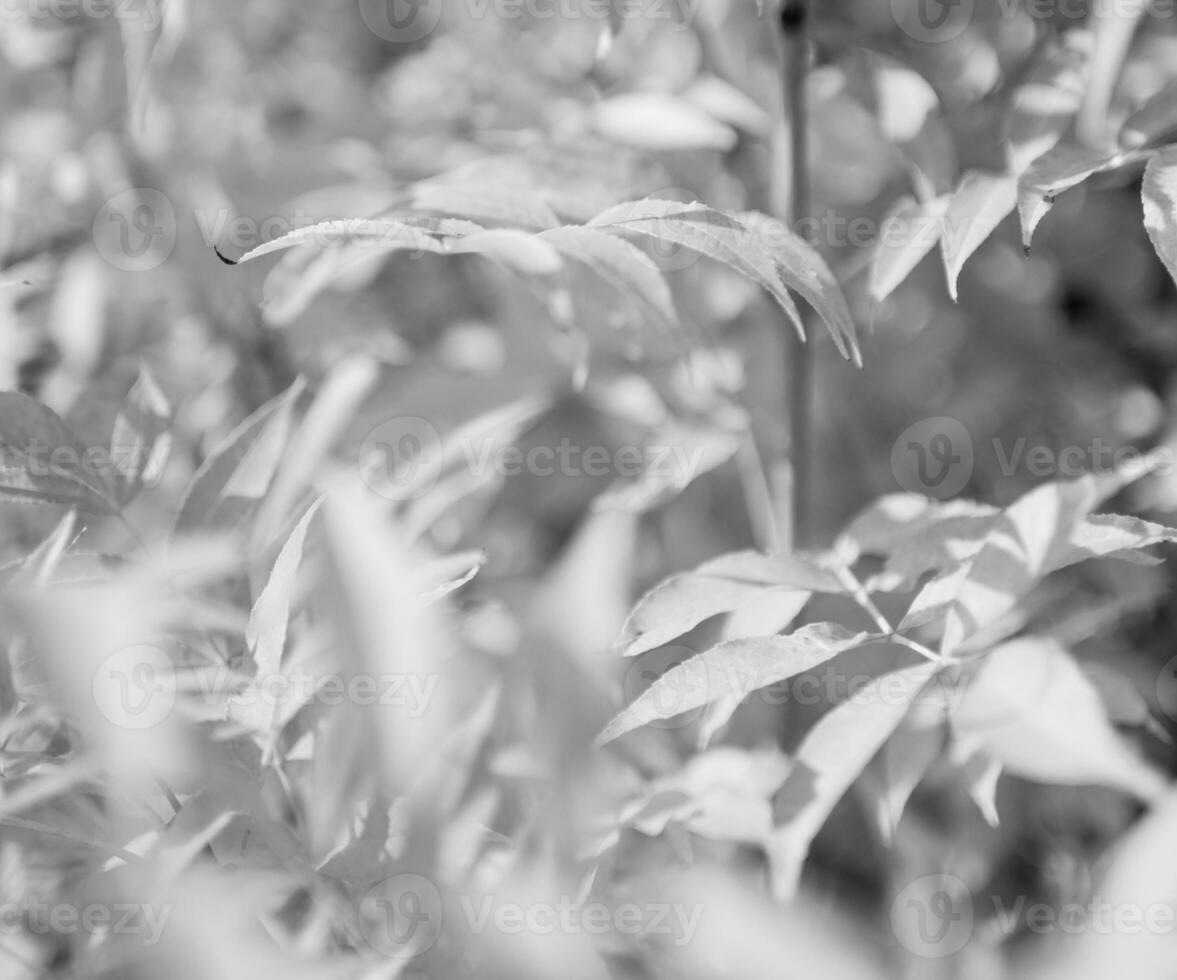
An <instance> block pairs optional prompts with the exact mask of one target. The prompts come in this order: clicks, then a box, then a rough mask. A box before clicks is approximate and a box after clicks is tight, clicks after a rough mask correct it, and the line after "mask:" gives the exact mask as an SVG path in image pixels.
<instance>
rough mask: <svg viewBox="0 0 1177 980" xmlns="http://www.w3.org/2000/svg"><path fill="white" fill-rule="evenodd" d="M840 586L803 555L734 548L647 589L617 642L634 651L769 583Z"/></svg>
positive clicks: (735, 604)
mask: <svg viewBox="0 0 1177 980" xmlns="http://www.w3.org/2000/svg"><path fill="white" fill-rule="evenodd" d="M782 587H784V588H789V589H794V590H797V591H804V592H833V593H839V592H842V591H843V586H842V584H841V582H840V581H839V580H838V578H837V577H836V576H835V575H834V574H833V573H832V572H830V571H828V570H827V569H825V568H822V567H821V566H819V565H817V564H816V563H814V562H812V561H811V560H810V559H808V558H805V557H804V556H797V555H783V556H780V557H779V558H777V557H769V556H768V555H761V554H759V553H756V552H750V551H746V552H736V553H735V554H732V555H725V556H723V557H721V558H717V559H714V560H713V561H709V562H706V563H705V564H703V565H701V566H699V568H697V569H695V570H694V571H693V572H688V573H686V574H683V575H675V576H672V577H671V578H669V579H667V580H666V581H664V582H662V583H661V584H660V585H658V586H656V587H655V588H653V589H651V590H650V591H649V592H648V593H646V595H645V596H643V597H642V599H641V600H640V601H639V602H638V604H637V605H636V606H635V607H634V611H633V612H632V613H631V614H630V616H629V619H628V620H626V623H625V627H624V629H623V630H622V633H621V636H620V637H618V639H617V647H618V648H619V649H620V650H621V652H622V653H623V655H624V656H627V657H636V656H637V655H638V654H641V653H645V652H647V651H648V650H653V649H655V648H656V647H659V646H662V644H664V643H668V642H669V641H671V640H673V639H674V638H675V637H678V636H682V635H683V634H684V633H687V632H690V631H691V630H692V629H694V628H695V627H696V626H698V625H699V624H700V623H702V622H703V621H704V620H707V619H710V618H711V617H712V616H718V615H719V614H721V613H727V612H732V611H733V610H736V609H739V608H740V607H741V606H743V605H744V604H745V603H748V602H753V601H757V600H759V599H760V598H761V597H762V596H763V595H764V593H765V592H767V591H769V590H770V589H777V588H782Z"/></svg>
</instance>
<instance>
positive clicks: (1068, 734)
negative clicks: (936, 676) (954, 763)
mask: <svg viewBox="0 0 1177 980" xmlns="http://www.w3.org/2000/svg"><path fill="white" fill-rule="evenodd" d="M952 728H953V732H954V735H955V737H956V738H957V739H958V740H959V741H960V742H961V743H962V750H964V751H969V750H972V749H975V748H982V749H984V750H985V752H986V753H988V754H989V755H990V756H991V757H992V758H994V759H996V760H997V761H999V762H1000V763H1001V764H1002V765H1003V766H1004V767H1005V769H1006V770H1007V771H1008V772H1010V773H1013V774H1014V775H1018V776H1022V777H1024V778H1027V779H1033V780H1036V781H1038V782H1047V783H1061V784H1064V785H1076V784H1078V785H1089V784H1099V785H1104V786H1111V787H1115V788H1117V789H1121V790H1124V791H1126V792H1129V793H1132V794H1134V795H1136V796H1139V797H1140V798H1141V799H1145V800H1149V799H1153V798H1155V797H1156V796H1157V795H1159V794H1160V793H1161V792H1162V791H1163V790H1164V787H1165V780H1164V778H1163V777H1162V776H1161V775H1160V774H1159V773H1158V772H1157V771H1156V770H1154V769H1153V768H1152V767H1151V766H1149V765H1147V764H1146V763H1145V762H1144V761H1143V760H1142V759H1141V757H1140V756H1139V755H1138V754H1137V753H1136V752H1135V751H1133V750H1132V749H1131V748H1129V747H1128V745H1127V744H1126V743H1125V742H1124V740H1123V739H1122V737H1121V736H1120V735H1119V734H1118V733H1117V732H1116V730H1115V728H1113V726H1112V724H1111V722H1110V721H1109V720H1108V717H1107V712H1106V710H1105V709H1104V706H1103V702H1102V701H1101V699H1100V697H1099V694H1098V692H1097V691H1096V690H1095V688H1094V687H1093V686H1092V684H1091V682H1090V681H1089V680H1088V679H1087V678H1086V677H1085V676H1084V674H1083V672H1082V671H1081V670H1080V669H1079V667H1078V665H1077V664H1076V663H1075V661H1074V659H1073V658H1072V657H1071V656H1070V654H1069V653H1067V651H1066V650H1065V649H1063V647H1062V646H1061V645H1060V644H1058V643H1057V642H1056V641H1055V640H1053V639H1051V638H1049V637H1033V636H1031V637H1023V638H1021V639H1017V640H1013V641H1011V642H1009V643H1005V644H1003V645H1001V646H999V647H997V648H996V649H995V650H993V651H991V652H990V653H989V654H988V655H987V656H986V657H985V660H984V662H983V664H982V665H981V668H980V670H978V671H977V674H976V676H975V677H974V678H973V680H972V682H971V683H970V684H969V686H968V688H967V689H966V691H965V694H964V697H963V698H962V699H961V702H960V704H959V706H958V707H957V709H956V711H955V712H954V713H953V715H952Z"/></svg>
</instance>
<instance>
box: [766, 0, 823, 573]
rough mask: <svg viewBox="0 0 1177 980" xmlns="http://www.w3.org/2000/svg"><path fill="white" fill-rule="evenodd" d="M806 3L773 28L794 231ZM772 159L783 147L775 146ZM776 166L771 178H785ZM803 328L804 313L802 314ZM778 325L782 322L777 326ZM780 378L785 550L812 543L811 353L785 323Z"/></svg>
mask: <svg viewBox="0 0 1177 980" xmlns="http://www.w3.org/2000/svg"><path fill="white" fill-rule="evenodd" d="M809 17H810V4H809V0H781V4H780V8H779V10H778V25H779V27H780V32H781V42H782V63H781V84H782V94H783V102H784V107H785V124H786V126H787V132H788V166H787V172H788V174H789V188H788V199H787V201H786V200H784V199H783V198H784V197H785V195H784V194H783V193H780V192H778V193H776V194H775V195H774V196H775V197H776V198H777V199H776V200H775V202H774V209H773V210H774V211H775V212H776V213H777V214H778V215H779V214H783V213H787V215H788V221H789V222H790V224H791V226H792V227H794V228H799V227H801V222H802V221H803V220H804V219H806V218H808V217H809V215H810V212H811V211H812V208H813V200H812V193H811V190H810V181H809V114H808V108H807V99H806V87H807V86H806V82H807V80H808V76H809ZM778 148H779V149H778V154H779V155H783V151H784V147H783V146H782V145H781V143H780V142H778ZM783 163H784V161H778V167H777V172H778V173H781V172H785V170H786V168H785V167H784V166H781V164H783ZM802 321H803V322H804V313H803V312H802ZM782 322H783V323H784V321H782ZM784 325H785V336H784V341H785V361H786V363H785V377H786V379H787V382H786V386H787V389H788V420H787V432H788V434H789V444H788V450H787V451H788V459H787V460H786V461H784V465H783V466H782V467H780V472H778V473H777V474H776V484H777V485H776V495H777V496H776V499H777V511H778V515H779V516H778V519H777V520H778V525H779V527H780V528H781V537H782V541H781V546H782V548H784V549H785V550H791V549H793V548H797V547H802V546H804V545H806V544H807V543H809V541H810V540H811V539H812V536H813V535H812V530H813V529H812V514H811V508H810V502H811V499H810V494H811V487H812V478H813V474H812V459H813V439H812V436H813V433H812V424H813V422H812V403H813V372H814V358H813V351H812V349H811V348H810V346H809V344H808V343H806V342H805V341H804V340H803V339H802V338H801V337H799V336H798V335H797V333H796V332H795V331H794V330H793V328H792V326H791V325H789V324H787V323H785V324H784Z"/></svg>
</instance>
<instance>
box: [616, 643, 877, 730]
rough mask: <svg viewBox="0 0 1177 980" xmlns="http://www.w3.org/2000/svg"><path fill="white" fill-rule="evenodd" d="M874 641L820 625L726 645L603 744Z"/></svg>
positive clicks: (621, 722) (649, 697)
mask: <svg viewBox="0 0 1177 980" xmlns="http://www.w3.org/2000/svg"><path fill="white" fill-rule="evenodd" d="M869 640H870V634H867V633H854V632H851V631H850V630H847V629H845V628H843V627H841V626H837V625H835V624H832V623H818V624H816V625H814V626H806V627H803V628H802V629H799V630H797V631H796V632H795V633H791V634H789V635H788V636H770V637H762V638H759V639H750V640H730V641H728V642H726V643H721V644H719V646H715V647H712V648H711V649H710V650H707V651H705V652H703V653H700V654H698V655H697V656H695V657H691V658H690V659H689V660H686V661H684V662H683V663H681V664H679V665H678V666H676V667H672V668H671V669H670V670H668V671H667V672H666V673H665V674H663V675H662V676H661V677H659V678H658V679H657V680H655V681H654V683H653V684H651V685H650V686H649V687H648V688H647V689H646V690H645V691H643V692H642V693H641V694H640V695H638V697H637V699H636V700H635V701H634V702H633V704H631V705H630V706H629V707H628V708H626V709H625V710H624V711H622V712H621V713H620V714H619V715H618V716H617V717H616V718H614V719H613V720H612V721H611V722H609V724H608V725H607V726H606V727H605V729H604V731H602V732H601V735H600V738H599V741H601V742H611V741H613V740H614V739H616V738H620V737H621V736H622V735H624V734H625V733H626V732H631V731H633V730H634V729H636V728H640V727H642V726H643V725H648V724H650V723H651V722H653V721H658V720H663V719H667V718H673V717H674V716H676V715H680V714H683V713H684V712H687V711H693V710H694V709H696V708H700V707H702V706H703V705H705V704H709V703H710V702H712V701H714V700H716V699H718V698H724V697H729V696H737V697H746V696H747V695H748V694H751V693H752V692H753V691H757V690H759V689H760V688H763V687H768V686H769V685H770V684H775V683H777V682H778V681H783V680H785V679H787V678H789V677H794V676H796V675H797V674H800V673H803V672H804V671H806V670H812V669H813V668H814V667H816V666H817V665H819V664H822V663H825V662H826V661H827V660H831V659H832V658H833V657H835V656H837V655H838V654H839V653H841V652H842V651H844V650H849V649H851V648H852V647H856V646H861V645H862V644H864V643H866V642H868V641H869Z"/></svg>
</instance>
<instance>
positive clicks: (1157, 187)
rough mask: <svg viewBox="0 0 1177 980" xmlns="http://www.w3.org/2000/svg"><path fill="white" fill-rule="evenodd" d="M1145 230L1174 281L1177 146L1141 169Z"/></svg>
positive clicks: (1176, 274) (1176, 272)
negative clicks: (1142, 175) (1142, 172)
mask: <svg viewBox="0 0 1177 980" xmlns="http://www.w3.org/2000/svg"><path fill="white" fill-rule="evenodd" d="M1141 194H1142V197H1143V199H1144V227H1145V229H1146V230H1147V231H1148V237H1149V238H1150V239H1151V240H1152V244H1153V248H1155V249H1156V250H1157V255H1159V256H1160V257H1161V261H1162V262H1164V263H1165V268H1166V269H1168V270H1169V275H1171V276H1172V277H1173V278H1174V279H1175V280H1177V146H1169V147H1165V149H1163V150H1161V151H1160V152H1159V153H1158V154H1157V155H1156V156H1154V157H1153V158H1152V159H1151V160H1149V162H1148V166H1147V167H1145V169H1144V186H1143V190H1142V192H1141Z"/></svg>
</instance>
